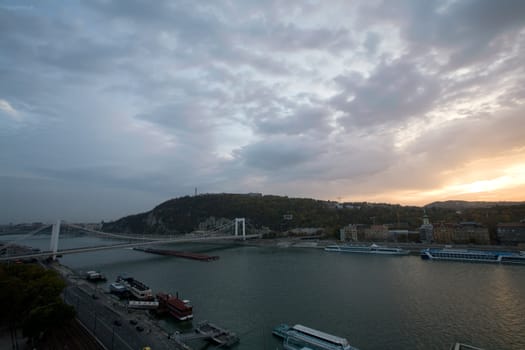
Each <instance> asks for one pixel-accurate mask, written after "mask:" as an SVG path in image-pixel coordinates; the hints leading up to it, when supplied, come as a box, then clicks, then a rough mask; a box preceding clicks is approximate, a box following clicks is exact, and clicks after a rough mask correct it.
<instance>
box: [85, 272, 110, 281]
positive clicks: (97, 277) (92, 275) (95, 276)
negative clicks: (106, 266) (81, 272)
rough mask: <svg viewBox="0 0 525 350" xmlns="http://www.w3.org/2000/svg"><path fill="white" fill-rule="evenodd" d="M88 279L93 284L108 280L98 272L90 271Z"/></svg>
mask: <svg viewBox="0 0 525 350" xmlns="http://www.w3.org/2000/svg"><path fill="white" fill-rule="evenodd" d="M86 279H87V280H88V281H92V282H102V281H105V280H106V276H104V275H103V274H101V273H100V272H98V271H88V272H86Z"/></svg>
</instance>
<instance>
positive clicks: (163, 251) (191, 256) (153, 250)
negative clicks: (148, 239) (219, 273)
mask: <svg viewBox="0 0 525 350" xmlns="http://www.w3.org/2000/svg"><path fill="white" fill-rule="evenodd" d="M133 249H134V250H138V251H141V252H145V253H151V254H158V255H168V256H176V257H179V258H185V259H192V260H200V261H212V260H217V259H219V257H218V256H217V255H206V254H198V253H190V252H180V251H177V250H169V249H156V248H137V247H135V248H133Z"/></svg>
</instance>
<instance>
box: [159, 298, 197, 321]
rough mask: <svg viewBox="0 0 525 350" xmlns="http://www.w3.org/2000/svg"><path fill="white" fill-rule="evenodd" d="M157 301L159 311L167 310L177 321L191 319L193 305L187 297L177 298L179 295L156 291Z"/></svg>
mask: <svg viewBox="0 0 525 350" xmlns="http://www.w3.org/2000/svg"><path fill="white" fill-rule="evenodd" d="M157 300H158V301H159V312H161V313H162V312H168V313H169V314H170V315H171V316H173V317H174V318H176V319H177V320H179V321H186V320H191V319H192V318H193V306H192V305H191V302H190V301H189V300H187V299H179V295H178V293H177V295H175V296H173V295H171V294H166V293H157Z"/></svg>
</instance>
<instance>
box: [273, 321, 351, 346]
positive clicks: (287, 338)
mask: <svg viewBox="0 0 525 350" xmlns="http://www.w3.org/2000/svg"><path fill="white" fill-rule="evenodd" d="M272 333H273V334H274V335H276V336H278V337H280V338H283V348H284V349H285V350H302V349H319V350H358V349H357V348H354V347H352V346H350V344H348V340H346V339H345V338H341V337H338V336H335V335H332V334H328V333H324V332H321V331H318V330H316V329H313V328H309V327H306V326H303V325H300V324H296V325H295V326H293V327H290V326H288V325H286V324H280V325H278V326H277V327H275V328H274V329H273V332H272Z"/></svg>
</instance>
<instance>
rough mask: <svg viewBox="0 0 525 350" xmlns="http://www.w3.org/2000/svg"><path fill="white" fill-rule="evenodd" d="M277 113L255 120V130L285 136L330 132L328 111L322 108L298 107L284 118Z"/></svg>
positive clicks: (270, 113)
mask: <svg viewBox="0 0 525 350" xmlns="http://www.w3.org/2000/svg"><path fill="white" fill-rule="evenodd" d="M272 112H274V113H276V114H273V113H272ZM277 113H278V112H277V111H275V110H274V111H270V112H269V113H267V114H268V115H266V116H262V117H260V118H258V119H257V120H255V121H254V122H255V125H256V128H257V130H258V131H259V132H261V133H264V134H285V135H296V134H302V133H309V132H315V133H320V134H327V133H329V132H330V131H331V130H332V127H331V126H330V125H329V122H330V120H329V119H328V118H329V117H330V110H329V109H326V108H323V107H313V106H300V107H298V108H297V109H296V110H294V111H293V112H292V113H291V115H285V116H281V115H279V114H277Z"/></svg>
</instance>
